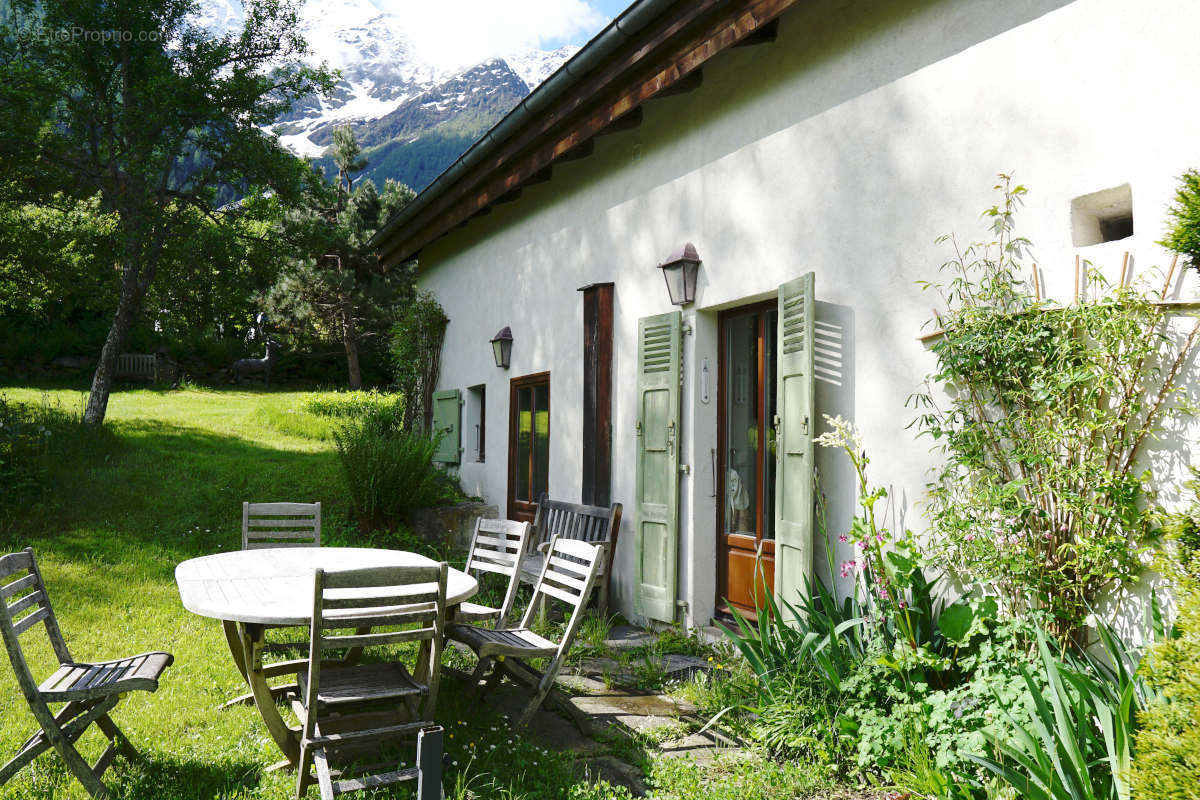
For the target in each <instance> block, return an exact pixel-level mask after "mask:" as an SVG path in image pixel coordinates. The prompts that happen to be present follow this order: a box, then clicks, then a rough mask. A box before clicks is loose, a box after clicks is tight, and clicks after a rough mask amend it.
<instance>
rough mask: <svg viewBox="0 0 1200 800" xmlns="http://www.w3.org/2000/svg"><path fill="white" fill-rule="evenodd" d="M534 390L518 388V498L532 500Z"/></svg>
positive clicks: (516, 467) (516, 466)
mask: <svg viewBox="0 0 1200 800" xmlns="http://www.w3.org/2000/svg"><path fill="white" fill-rule="evenodd" d="M532 395H533V390H532V389H530V388H529V387H524V388H521V389H517V462H516V463H515V464H513V469H515V470H516V472H517V474H516V479H517V480H516V499H517V500H524V501H527V502H528V501H532V500H534V499H536V498H533V497H530V491H529V456H530V445H531V444H532V442H531V438H532V436H531V433H532V431H533V397H532Z"/></svg>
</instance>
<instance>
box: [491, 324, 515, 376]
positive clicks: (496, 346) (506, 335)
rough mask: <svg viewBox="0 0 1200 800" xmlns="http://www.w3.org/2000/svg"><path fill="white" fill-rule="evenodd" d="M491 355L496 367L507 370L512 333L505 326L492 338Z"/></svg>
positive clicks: (510, 355) (510, 353)
mask: <svg viewBox="0 0 1200 800" xmlns="http://www.w3.org/2000/svg"><path fill="white" fill-rule="evenodd" d="M492 355H494V356H495V357H496V366H497V367H500V368H501V369H508V365H509V362H510V361H511V359H512V331H511V330H509V328H508V326H507V325H506V326H504V327H503V328H501V329H500V332H499V333H497V334H496V335H495V336H494V337H492Z"/></svg>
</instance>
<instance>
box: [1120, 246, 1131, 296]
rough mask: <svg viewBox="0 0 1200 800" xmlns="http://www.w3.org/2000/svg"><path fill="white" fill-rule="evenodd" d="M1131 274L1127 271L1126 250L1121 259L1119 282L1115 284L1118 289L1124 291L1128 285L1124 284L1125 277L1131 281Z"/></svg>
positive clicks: (1127, 256) (1127, 252) (1127, 257)
mask: <svg viewBox="0 0 1200 800" xmlns="http://www.w3.org/2000/svg"><path fill="white" fill-rule="evenodd" d="M1131 272H1132V270H1130V269H1129V251H1128V250H1126V251H1125V256H1124V257H1123V258H1122V259H1121V282H1120V283H1119V284H1117V288H1118V289H1124V288H1125V287H1126V286H1127V285H1128V284H1127V283H1126V277H1127V276H1128V277H1129V278H1130V279H1132V278H1133V275H1132V274H1130V273H1131Z"/></svg>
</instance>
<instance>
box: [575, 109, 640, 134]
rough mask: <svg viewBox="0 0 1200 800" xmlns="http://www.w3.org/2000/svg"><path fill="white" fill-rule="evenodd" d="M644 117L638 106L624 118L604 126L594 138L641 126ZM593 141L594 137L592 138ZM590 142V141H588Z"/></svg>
mask: <svg viewBox="0 0 1200 800" xmlns="http://www.w3.org/2000/svg"><path fill="white" fill-rule="evenodd" d="M645 117H646V115H645V114H644V113H643V112H642V107H641V106H638V107H637V108H635V109H633V110H632V111H630V112H629V113H627V114H626V115H625V116H623V117H621V118H619V119H615V120H613V121H612V122H610V123H609V124H608V125H606V126H605V127H604V128H603V129H602V130H599V131H597V132H596V136H608V135H609V134H611V133H620V132H621V131H631V130H633V129H634V128H636V127H638V126H639V125H641V124H642V120H643V119H645ZM592 138H593V139H594V138H595V137H592ZM588 141H589V142H590V141H592V139H588Z"/></svg>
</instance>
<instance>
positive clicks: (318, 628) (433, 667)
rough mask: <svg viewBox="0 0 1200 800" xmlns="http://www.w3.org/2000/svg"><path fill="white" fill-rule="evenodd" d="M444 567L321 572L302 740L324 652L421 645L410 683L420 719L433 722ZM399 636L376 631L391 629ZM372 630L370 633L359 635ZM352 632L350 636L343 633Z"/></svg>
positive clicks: (309, 729)
mask: <svg viewBox="0 0 1200 800" xmlns="http://www.w3.org/2000/svg"><path fill="white" fill-rule="evenodd" d="M448 569H449V566H448V565H447V564H446V563H445V562H442V563H441V564H438V565H434V566H428V567H367V568H365V569H353V570H340V571H337V572H326V571H324V570H317V571H316V575H315V578H314V582H313V615H312V628H311V632H310V638H309V648H310V649H309V659H308V676H309V677H308V686H307V687H306V689H307V691H306V695H307V696H306V697H305V700H304V704H305V707H306V708H309V709H313V711H312V712H311V713H308V714H307V715H306V719H305V725H304V729H305V730H304V735H305V737H306V738H309V739H311V738H313V735H314V726H315V725H316V721H317V714H316V713H315V709H316V708H317V695H318V693H319V684H320V679H321V661H322V659H323V654H324V653H325V652H326V651H329V650H348V649H354V648H368V647H377V646H381V645H389V644H397V643H400V642H426V643H427V645H426V646H427V647H428V648H429V649H428V651H427V655H423V656H422V659H421V660H420V662H419V663H418V664H417V666H416V669H415V670H414V673H413V677H414V678H415V679H416V680H417V681H419V682H421V683H423V684H424V685H425V686H426V687H427V692H426V695H425V701H424V704H423V706H422V714H421V716H422V718H423V719H426V720H432V719H433V711H434V708H435V707H436V705H437V693H438V682H439V679H440V677H441V662H442V646H443V644H444V642H445V635H446V575H447V571H448ZM399 626H415V627H404V628H403V629H400V630H377V629H379V628H397V627H399ZM368 629H376V630H374V631H372V632H369V633H368V632H363V631H366V630H368ZM348 630H354V631H355V632H354V633H348V632H347V631H348Z"/></svg>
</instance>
